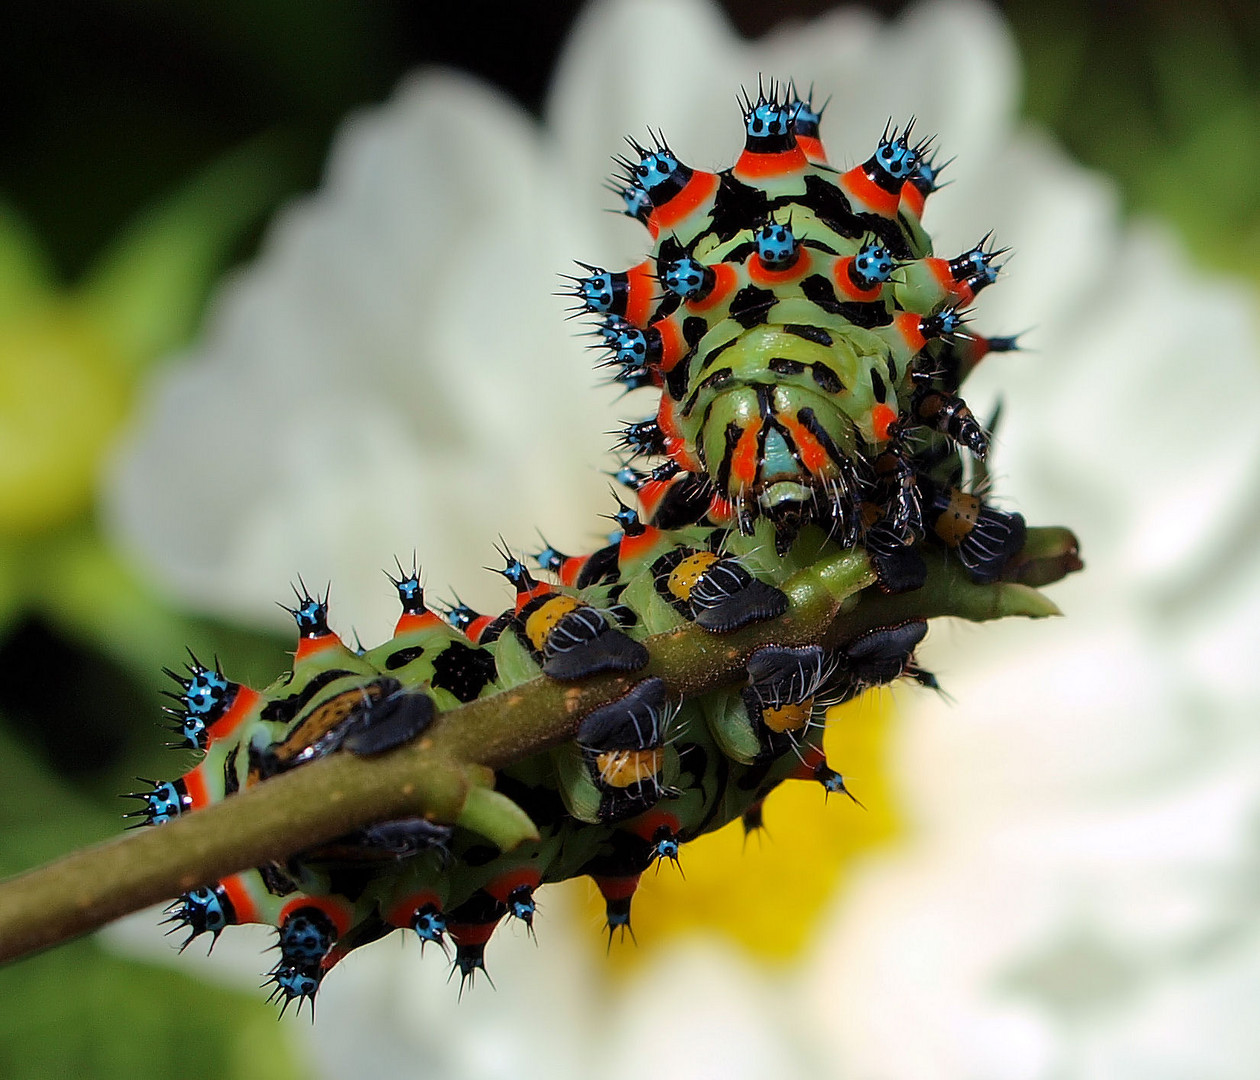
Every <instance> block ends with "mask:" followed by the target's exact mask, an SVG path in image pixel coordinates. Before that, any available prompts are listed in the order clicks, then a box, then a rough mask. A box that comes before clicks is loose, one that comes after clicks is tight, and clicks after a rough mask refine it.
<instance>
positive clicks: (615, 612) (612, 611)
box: [608, 594, 639, 626]
mask: <svg viewBox="0 0 1260 1080" xmlns="http://www.w3.org/2000/svg"><path fill="white" fill-rule="evenodd" d="M618 595H620V594H618ZM608 614H609V615H611V616H612V617H613V621H614V622H616V624H617V625H618V626H634V625H635V624H636V623H637V622H638V621H639V616H638V614H637V613H636V612H635V610H634V608H632V607H627V606H626V605H625V604H613V605H612V607H610V608H609V609H608Z"/></svg>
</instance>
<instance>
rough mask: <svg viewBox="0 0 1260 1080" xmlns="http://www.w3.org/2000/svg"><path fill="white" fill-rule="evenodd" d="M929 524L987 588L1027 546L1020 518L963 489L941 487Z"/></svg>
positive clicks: (931, 505) (931, 507) (929, 513)
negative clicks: (1010, 560) (1008, 562)
mask: <svg viewBox="0 0 1260 1080" xmlns="http://www.w3.org/2000/svg"><path fill="white" fill-rule="evenodd" d="M927 524H928V527H929V528H930V529H931V530H932V533H933V535H934V536H936V537H937V539H939V540H940V541H941V542H942V543H943V544H945V546H946V547H950V548H953V550H954V551H955V552H956V553H957V555H958V561H959V562H961V563H962V564H963V566H965V567H966V568H967V573H968V574H970V575H971V580H972V581H974V582H976V583H977V584H979V585H988V584H991V583H992V582H994V581H996V580H997V579H998V578H999V577H1000V576H1001V574H1002V570H1003V568H1004V567H1005V566H1006V563H1007V561H1008V560H1009V559H1011V558H1012V557H1013V556H1015V555H1017V554H1018V553H1019V551H1020V549H1021V548H1022V547H1023V546H1024V535H1025V531H1026V530H1025V526H1024V518H1023V515H1021V514H1012V513H1006V512H1004V511H1002V510H997V509H995V508H994V507H992V506H989V505H988V504H987V503H985V502H984V501H983V500H982V499H981V498H980V496H979V495H972V494H968V493H967V492H965V491H963V490H962V489H961V488H957V487H941V488H937V489H936V490H935V491H934V492H933V494H932V500H931V502H930V503H929V505H928V509H927Z"/></svg>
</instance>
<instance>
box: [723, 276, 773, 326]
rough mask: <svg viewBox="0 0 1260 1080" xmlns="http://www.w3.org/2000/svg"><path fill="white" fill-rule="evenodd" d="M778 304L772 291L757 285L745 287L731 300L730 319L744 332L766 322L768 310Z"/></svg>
mask: <svg viewBox="0 0 1260 1080" xmlns="http://www.w3.org/2000/svg"><path fill="white" fill-rule="evenodd" d="M777 302H778V297H777V296H775V294H774V291H773V290H772V289H763V288H761V287H760V286H757V285H745V286H744V287H743V288H742V289H740V290H739V292H737V293H736V294H735V296H734V297H733V298H732V299H731V307H730V317H731V318H732V319H734V320H735V321H736V322H737V323H739V325H740V326H742V327H743V328H744V329H745V330H750V329H752V327H754V326H759V325H760V324H761V323H763V322H765V321H766V317H767V316H768V315H769V314H770V309H771V308H772V307H774V305H775V304H776V303H777Z"/></svg>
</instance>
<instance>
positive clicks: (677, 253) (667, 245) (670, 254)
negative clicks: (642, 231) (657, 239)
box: [656, 236, 687, 267]
mask: <svg viewBox="0 0 1260 1080" xmlns="http://www.w3.org/2000/svg"><path fill="white" fill-rule="evenodd" d="M686 254H687V249H686V248H684V247H683V246H682V244H680V243H679V242H678V237H676V236H667V237H665V238H664V239H663V240H662V241H661V243H660V247H659V248H658V249H657V253H656V263H657V266H658V267H660V266H664V265H666V264H667V263H672V262H677V261H678V260H679V259H681V258H682V257H683V256H684V255H686Z"/></svg>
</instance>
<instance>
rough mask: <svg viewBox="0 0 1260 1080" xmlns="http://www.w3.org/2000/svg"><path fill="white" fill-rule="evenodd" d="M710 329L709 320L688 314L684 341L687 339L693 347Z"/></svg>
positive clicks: (684, 325)
mask: <svg viewBox="0 0 1260 1080" xmlns="http://www.w3.org/2000/svg"><path fill="white" fill-rule="evenodd" d="M670 295H671V296H672V295H674V294H673V293H671V294H670ZM708 330H709V322H708V320H707V319H705V318H703V317H702V316H700V315H688V316H687V317H686V318H685V319H683V325H682V334H683V341H685V342H686V343H687V344H688V345H690V346H691V347H692V348H693V349H694V348H695V347H696V346H697V345H699V344H700V339H701V338H702V337H704V335H705V334H706V333H708Z"/></svg>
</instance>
